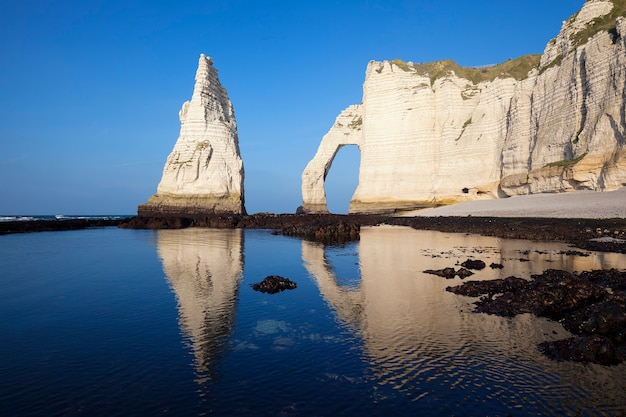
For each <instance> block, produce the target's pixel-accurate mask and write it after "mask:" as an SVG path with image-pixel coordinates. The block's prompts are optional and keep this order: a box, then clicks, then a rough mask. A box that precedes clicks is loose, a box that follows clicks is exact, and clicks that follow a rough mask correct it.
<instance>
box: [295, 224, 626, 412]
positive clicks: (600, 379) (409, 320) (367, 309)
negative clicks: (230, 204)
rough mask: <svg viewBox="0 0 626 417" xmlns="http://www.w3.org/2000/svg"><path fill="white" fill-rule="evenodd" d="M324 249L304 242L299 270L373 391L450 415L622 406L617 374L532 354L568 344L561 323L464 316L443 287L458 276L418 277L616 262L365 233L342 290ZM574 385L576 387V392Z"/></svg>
mask: <svg viewBox="0 0 626 417" xmlns="http://www.w3.org/2000/svg"><path fill="white" fill-rule="evenodd" d="M327 250H328V249H327V248H325V247H324V246H323V245H319V244H315V243H310V242H302V259H303V261H304V264H305V267H306V269H307V270H308V272H309V274H310V275H311V276H312V277H313V278H314V280H315V281H316V283H317V285H318V287H319V289H320V292H321V294H322V296H323V297H324V298H325V299H326V301H327V302H328V304H329V305H330V306H331V308H332V309H333V310H334V311H335V313H336V315H337V318H338V319H339V321H340V322H343V323H346V324H347V325H348V326H349V327H351V328H352V329H353V330H354V331H355V332H356V333H357V334H358V335H359V337H361V338H362V339H363V342H364V352H363V355H364V358H365V360H366V361H367V362H369V364H370V367H371V377H372V378H373V379H374V380H375V381H376V383H377V384H378V385H379V386H381V387H383V386H387V387H391V388H392V389H393V391H394V392H398V393H401V395H403V396H405V397H409V398H410V399H411V400H414V401H421V402H422V403H424V404H425V407H432V410H439V411H442V410H445V411H446V412H451V413H453V412H454V411H455V410H456V411H458V410H459V409H462V408H463V406H464V405H465V406H467V405H468V404H480V405H481V407H484V409H483V410H481V412H483V411H484V412H485V413H487V414H488V413H489V407H490V406H493V407H494V408H493V410H492V411H493V412H496V411H497V410H498V406H500V407H501V406H502V405H505V406H506V407H507V408H509V409H516V408H520V409H524V410H525V411H526V412H529V411H532V410H533V409H535V410H537V412H540V413H541V412H545V410H550V409H555V410H560V411H559V412H557V414H561V413H562V411H563V409H564V407H565V409H567V407H570V408H571V410H574V411H573V412H576V411H579V410H581V409H584V408H586V407H589V406H590V404H593V405H592V406H605V404H606V403H607V402H608V403H615V400H616V399H619V400H620V401H618V403H623V401H624V398H623V397H624V393H623V388H622V387H623V386H624V383H626V380H625V379H624V377H623V371H620V372H621V373H618V374H619V375H622V377H620V378H617V379H613V380H611V379H610V378H606V373H607V372H606V371H605V370H603V369H602V368H599V367H596V366H588V367H586V368H584V369H583V370H581V365H578V364H576V365H573V364H558V363H554V362H551V361H548V360H547V359H546V358H544V357H542V356H541V355H540V353H539V352H538V351H537V349H536V344H537V343H538V342H540V341H543V340H554V339H559V338H563V337H566V336H567V335H568V333H567V332H566V331H565V330H563V329H562V328H561V327H560V325H558V323H554V322H550V321H548V320H545V319H540V318H536V317H533V316H531V315H521V316H518V317H516V318H515V319H505V318H501V317H495V316H488V315H479V314H474V313H471V309H472V305H471V302H472V299H470V298H466V297H459V296H456V295H453V294H451V293H448V292H446V291H445V287H446V286H448V285H456V284H460V283H461V282H462V281H461V280H460V279H459V278H456V279H454V280H445V279H442V278H439V277H434V276H431V275H427V274H424V273H423V272H422V271H423V270H425V269H440V268H445V267H449V266H456V268H457V269H458V268H459V265H458V264H459V263H461V262H463V261H464V260H466V259H468V258H473V259H482V260H484V261H485V262H486V264H487V265H489V264H490V263H492V262H494V263H501V264H503V265H504V268H503V269H491V268H489V267H488V268H486V269H485V270H483V271H480V272H477V273H476V274H475V275H474V276H473V277H471V278H470V279H493V278H498V277H506V276H510V275H516V276H519V277H526V278H527V277H529V276H530V275H531V274H535V273H541V272H543V271H544V270H545V269H548V268H554V269H564V270H569V271H574V270H577V271H582V270H590V269H598V268H620V267H623V265H624V255H620V254H599V253H591V252H585V253H581V254H579V255H572V254H571V252H570V254H567V251H568V250H571V248H568V247H567V246H566V245H564V244H561V243H550V242H547V243H543V242H542V243H532V242H529V241H520V240H506V239H497V238H492V237H480V236H476V235H466V234H446V233H440V232H432V231H417V230H413V229H410V228H404V227H376V228H364V229H363V230H362V231H361V240H360V242H359V243H358V255H357V256H358V257H357V258H356V259H355V261H357V262H358V264H359V267H360V274H361V280H360V282H359V283H357V284H356V285H341V284H340V281H341V278H340V277H337V276H336V275H335V272H334V269H333V265H332V264H331V263H330V262H329V257H328V256H327ZM585 254H586V255H588V256H583V255H585ZM620 367H621V368H622V369H626V368H624V366H623V365H620ZM581 373H582V374H584V375H583V376H581ZM609 373H612V372H610V371H609ZM572 378H574V379H573V380H576V384H579V385H576V384H574V385H573V386H572V384H571V382H572ZM580 386H583V387H584V388H585V389H581V388H580ZM538 387H541V388H542V389H541V390H539V389H538ZM464 401H467V404H463V403H464ZM496 404H497V405H496ZM555 407H556V408H555Z"/></svg>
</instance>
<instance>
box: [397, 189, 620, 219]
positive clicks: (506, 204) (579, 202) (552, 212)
mask: <svg viewBox="0 0 626 417" xmlns="http://www.w3.org/2000/svg"><path fill="white" fill-rule="evenodd" d="M402 216H418V217H439V216H451V217H463V216H481V217H550V218H577V219H612V218H626V187H623V188H620V189H619V190H616V191H610V192H596V191H575V192H570V193H561V194H532V195H524V196H516V197H509V198H503V199H497V200H479V201H470V202H467V203H459V204H454V205H450V206H442V207H437V208H432V209H424V210H417V211H411V212H407V213H403V214H402Z"/></svg>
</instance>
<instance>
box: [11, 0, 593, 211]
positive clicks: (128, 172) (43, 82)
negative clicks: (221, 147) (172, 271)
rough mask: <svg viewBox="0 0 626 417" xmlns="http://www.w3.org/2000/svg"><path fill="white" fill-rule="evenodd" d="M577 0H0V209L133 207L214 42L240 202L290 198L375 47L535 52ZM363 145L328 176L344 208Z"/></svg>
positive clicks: (484, 60) (377, 54) (418, 54)
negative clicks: (231, 124)
mask: <svg viewBox="0 0 626 417" xmlns="http://www.w3.org/2000/svg"><path fill="white" fill-rule="evenodd" d="M583 4H584V1H583V0H547V1H546V0H526V1H524V2H510V1H502V0H474V1H472V2H468V1H456V0H448V1H441V0H424V1H417V0H414V1H404V0H386V1H383V0H319V1H304V0H303V1H300V0H293V1H284V0H275V1H263V0H258V1H253V0H220V1H213V0H207V1H193V0H190V1H178V0H171V1H159V0H146V1H141V0H140V1H132V0H106V1H98V0H65V1H59V0H25V1H17V0H14V1H9V0H0V39H2V42H0V144H1V151H0V214H135V213H136V209H137V205H138V204H140V203H143V202H145V201H146V200H147V199H148V197H150V195H152V194H154V193H155V191H156V187H157V184H158V182H159V180H160V178H161V172H162V169H163V165H164V163H165V159H166V158H167V155H168V154H169V153H170V151H171V150H172V148H173V146H174V143H175V142H176V139H177V137H178V133H179V129H180V122H179V120H178V111H179V110H180V107H181V105H182V104H183V102H184V101H186V100H189V99H190V98H191V93H192V91H193V83H194V74H195V70H196V65H197V62H198V57H199V55H200V53H204V54H206V55H209V56H211V57H213V60H214V63H215V66H216V68H217V69H218V71H219V75H220V80H221V82H222V84H223V85H224V86H225V87H226V89H227V90H228V94H229V96H230V99H231V101H232V102H233V105H234V108H235V115H236V118H237V124H238V128H239V144H240V148H241V153H242V158H243V161H244V168H245V175H246V179H245V193H246V208H247V210H248V212H249V213H255V212H259V211H272V212H275V213H293V212H294V211H295V210H296V208H297V207H298V206H299V205H300V204H301V203H302V196H301V192H300V184H301V174H302V170H303V169H304V167H305V166H306V164H307V162H308V161H309V160H310V159H311V158H312V157H313V155H314V154H315V151H316V149H317V147H318V145H319V142H320V140H321V138H322V136H323V135H324V134H325V133H326V132H327V131H328V129H329V128H330V126H332V124H333V122H334V120H335V117H336V116H337V115H338V114H339V112H341V110H343V109H344V108H345V107H347V106H348V105H350V104H356V103H359V102H360V101H361V95H362V85H363V81H364V74H365V68H366V66H367V63H368V62H369V61H370V60H385V59H387V60H390V59H394V58H400V59H403V60H406V61H414V62H430V61H435V60H441V59H448V58H450V59H454V60H455V61H457V62H458V63H459V64H461V65H466V66H477V65H486V64H496V63H499V62H502V61H505V60H507V59H509V58H515V57H518V56H520V55H524V54H527V53H541V52H543V49H544V47H545V45H546V43H547V42H548V41H549V40H550V39H551V38H553V37H554V36H556V35H557V33H558V31H559V29H560V27H561V23H562V21H563V20H565V19H567V18H568V17H569V16H571V15H572V14H573V13H575V12H576V11H577V10H579V9H580V8H581V7H582V5H583ZM358 161H359V154H358V150H357V149H356V147H346V148H343V149H342V150H341V151H340V152H339V153H338V155H337V157H336V159H335V162H334V164H333V166H332V168H331V171H330V173H329V175H328V178H327V187H326V189H327V195H328V200H329V208H330V210H331V211H333V212H339V213H341V212H346V211H347V207H348V201H349V199H350V197H351V196H352V194H353V192H354V189H355V187H356V183H357V179H358V172H357V171H358Z"/></svg>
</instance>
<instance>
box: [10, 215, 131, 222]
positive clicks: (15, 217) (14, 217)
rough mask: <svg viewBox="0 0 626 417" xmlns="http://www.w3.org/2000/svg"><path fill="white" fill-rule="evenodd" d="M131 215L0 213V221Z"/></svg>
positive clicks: (111, 218) (98, 218) (110, 217)
mask: <svg viewBox="0 0 626 417" xmlns="http://www.w3.org/2000/svg"><path fill="white" fill-rule="evenodd" d="M128 217H132V215H131V214H97V215H96V214H86V215H83V214H80V215H78V214H44V215H36V216H35V215H21V214H0V222H15V221H18V222H28V221H33V220H76V219H85V220H119V219H125V218H128Z"/></svg>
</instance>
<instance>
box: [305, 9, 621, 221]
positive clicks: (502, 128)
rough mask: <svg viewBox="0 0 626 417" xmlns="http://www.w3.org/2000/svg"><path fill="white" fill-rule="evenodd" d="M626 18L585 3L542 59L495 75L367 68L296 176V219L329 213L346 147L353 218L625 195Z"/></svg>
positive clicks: (454, 69) (443, 66)
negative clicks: (357, 100) (467, 204)
mask: <svg viewBox="0 0 626 417" xmlns="http://www.w3.org/2000/svg"><path fill="white" fill-rule="evenodd" d="M614 3H615V4H614ZM624 15H626V8H625V6H624V2H623V1H621V0H620V1H617V0H615V2H614V1H608V0H588V1H587V2H586V3H585V4H584V6H583V8H582V9H581V10H580V11H579V12H578V13H577V14H575V15H574V16H572V17H571V18H569V19H568V20H567V21H565V22H563V25H562V27H561V31H560V33H559V34H558V36H557V37H556V38H555V39H553V40H551V41H550V42H549V43H548V44H547V46H546V48H545V51H544V53H543V55H527V56H524V57H521V58H518V59H515V60H510V61H507V62H504V63H502V64H500V65H496V66H490V67H483V68H463V67H460V66H458V65H456V64H455V63H454V62H452V61H441V62H435V63H429V64H414V63H411V62H403V61H400V60H394V61H384V62H375V61H372V62H370V63H369V65H368V66H367V70H366V77H365V83H364V85H363V100H362V103H361V104H360V105H357V106H350V107H348V108H347V109H346V110H344V111H343V112H342V113H341V114H340V115H339V117H338V118H337V120H336V121H335V123H334V125H333V126H332V128H331V129H330V131H329V132H328V133H327V134H326V135H325V136H324V138H323V139H322V142H321V144H320V146H319V149H318V151H317V154H316V155H315V156H314V158H313V159H312V160H311V161H310V162H309V164H308V165H307V167H306V168H305V170H304V172H303V174H302V198H303V207H302V208H303V210H304V211H305V212H309V213H320V212H326V211H327V208H326V197H325V191H324V180H325V178H326V174H327V173H328V171H329V169H330V167H331V164H332V160H333V158H334V156H335V154H336V152H337V151H338V150H339V149H340V148H341V147H342V146H345V145H357V146H358V147H359V149H360V152H361V164H360V168H359V184H358V187H357V189H356V191H355V193H354V195H353V196H352V199H351V201H350V209H349V211H350V212H351V213H357V212H389V211H397V210H403V209H412V208H419V207H426V206H434V205H440V204H450V203H455V202H461V201H468V200H476V199H489V198H491V199H493V198H503V197H508V196H513V195H520V194H531V193H546V192H549V193H552V192H566V191H573V190H580V189H587V190H597V191H610V190H615V189H617V188H620V187H623V186H625V185H626V18H625V17H624Z"/></svg>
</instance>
